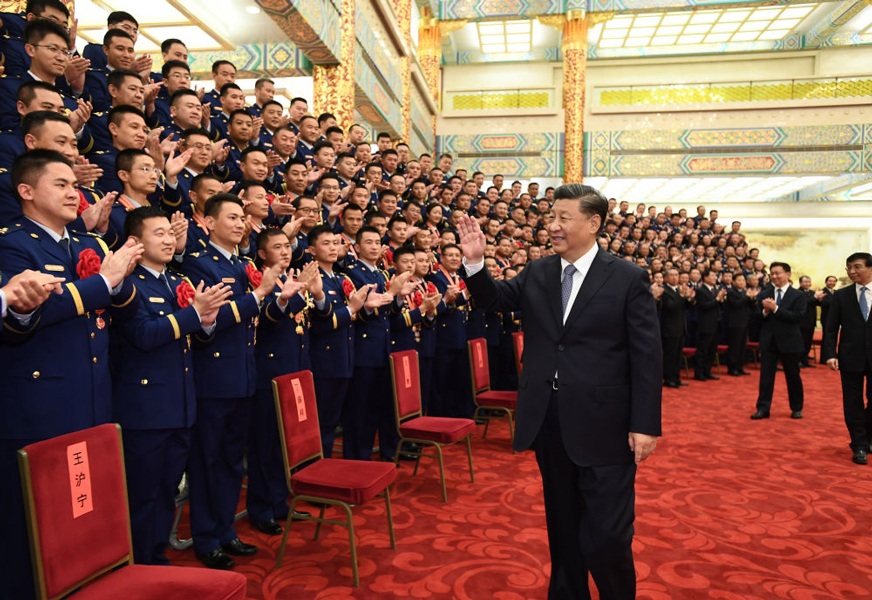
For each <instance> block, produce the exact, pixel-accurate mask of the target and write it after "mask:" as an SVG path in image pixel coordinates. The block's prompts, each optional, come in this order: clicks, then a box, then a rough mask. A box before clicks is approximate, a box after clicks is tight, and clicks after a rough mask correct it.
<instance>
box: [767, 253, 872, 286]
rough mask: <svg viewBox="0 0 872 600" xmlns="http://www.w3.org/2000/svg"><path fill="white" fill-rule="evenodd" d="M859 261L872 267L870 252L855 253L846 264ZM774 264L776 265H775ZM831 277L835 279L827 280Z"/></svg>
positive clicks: (770, 268)
mask: <svg viewBox="0 0 872 600" xmlns="http://www.w3.org/2000/svg"><path fill="white" fill-rule="evenodd" d="M857 260H862V261H863V264H864V265H866V266H867V267H872V254H869V253H868V252H854V253H853V254H852V255H851V256H849V257H848V258H847V259H846V260H845V264H850V263H852V262H854V261H857ZM772 264H773V265H774V264H775V263H772ZM769 270H770V271H771V270H772V266H771V265H770V267H769ZM830 277H833V275H830V276H829V277H827V279H829V278H830ZM827 279H824V281H826V280H827Z"/></svg>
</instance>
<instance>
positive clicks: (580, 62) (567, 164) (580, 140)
mask: <svg viewBox="0 0 872 600" xmlns="http://www.w3.org/2000/svg"><path fill="white" fill-rule="evenodd" d="M562 49H563V112H564V134H563V135H564V137H563V182H564V183H581V181H582V179H583V178H584V171H583V169H584V92H585V82H586V69H587V15H586V14H585V12H584V11H583V10H582V11H570V12H568V13H567V14H566V21H565V22H564V23H563V42H562Z"/></svg>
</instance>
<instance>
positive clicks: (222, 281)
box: [221, 277, 236, 283]
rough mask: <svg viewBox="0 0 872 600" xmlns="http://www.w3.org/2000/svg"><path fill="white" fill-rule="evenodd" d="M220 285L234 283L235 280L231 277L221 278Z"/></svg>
mask: <svg viewBox="0 0 872 600" xmlns="http://www.w3.org/2000/svg"><path fill="white" fill-rule="evenodd" d="M221 283H236V279H235V278H233V277H222V278H221Z"/></svg>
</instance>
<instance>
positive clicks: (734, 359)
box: [727, 326, 748, 371]
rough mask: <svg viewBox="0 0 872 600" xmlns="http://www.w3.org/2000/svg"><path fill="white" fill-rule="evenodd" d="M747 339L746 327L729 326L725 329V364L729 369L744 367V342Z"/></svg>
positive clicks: (739, 369)
mask: <svg viewBox="0 0 872 600" xmlns="http://www.w3.org/2000/svg"><path fill="white" fill-rule="evenodd" d="M747 340H748V327H747V326H745V327H730V328H729V329H728V330H727V366H728V367H729V369H730V371H741V370H742V369H744V368H745V344H746V343H747Z"/></svg>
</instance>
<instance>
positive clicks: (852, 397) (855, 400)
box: [839, 366, 872, 450]
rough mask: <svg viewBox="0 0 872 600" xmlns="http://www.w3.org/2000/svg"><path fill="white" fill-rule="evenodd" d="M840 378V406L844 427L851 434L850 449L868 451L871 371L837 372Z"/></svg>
mask: <svg viewBox="0 0 872 600" xmlns="http://www.w3.org/2000/svg"><path fill="white" fill-rule="evenodd" d="M839 374H840V375H841V376H842V404H843V406H844V409H845V425H847V426H848V433H849V434H851V448H853V449H855V450H856V449H857V448H866V449H868V447H869V443H870V441H872V440H870V438H872V369H870V368H869V367H868V366H867V367H866V371H865V372H863V373H847V372H845V371H839ZM864 382H865V383H866V400H867V402H866V403H865V406H864V402H863V383H864Z"/></svg>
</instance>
